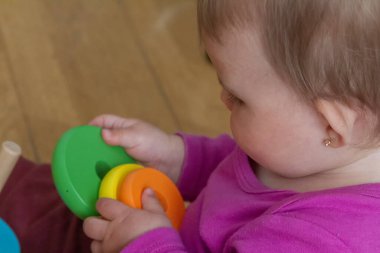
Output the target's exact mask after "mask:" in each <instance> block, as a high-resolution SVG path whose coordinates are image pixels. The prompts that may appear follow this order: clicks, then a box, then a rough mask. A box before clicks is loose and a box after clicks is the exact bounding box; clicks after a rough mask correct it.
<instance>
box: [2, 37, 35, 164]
mask: <svg viewBox="0 0 380 253" xmlns="http://www.w3.org/2000/svg"><path fill="white" fill-rule="evenodd" d="M0 90H1V92H0V101H1V104H2V106H1V107H0V143H1V142H3V141H6V140H11V141H14V142H16V143H17V144H19V145H20V146H21V147H22V149H23V155H24V156H25V157H26V158H28V159H32V160H34V159H35V158H36V157H35V154H34V153H33V149H32V143H31V139H30V136H29V133H28V130H27V127H26V125H25V121H24V117H23V112H22V110H21V106H20V101H19V100H18V96H17V92H16V90H15V86H14V83H13V78H12V71H11V69H10V66H9V62H8V55H7V49H6V48H5V45H4V43H3V36H2V33H1V32H0Z"/></svg>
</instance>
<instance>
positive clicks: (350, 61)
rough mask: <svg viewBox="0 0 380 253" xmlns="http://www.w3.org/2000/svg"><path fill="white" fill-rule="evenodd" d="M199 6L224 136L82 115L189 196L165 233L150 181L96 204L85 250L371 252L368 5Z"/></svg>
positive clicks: (374, 41) (351, 0) (376, 9)
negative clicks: (122, 197) (137, 193)
mask: <svg viewBox="0 0 380 253" xmlns="http://www.w3.org/2000/svg"><path fill="white" fill-rule="evenodd" d="M198 2H199V3H198V21H199V30H200V35H201V38H202V41H203V45H204V47H205V49H206V51H207V53H208V55H209V57H210V59H211V61H212V63H213V65H214V66H215V69H216V72H217V75H218V77H219V80H220V84H221V86H222V88H223V90H222V94H221V99H222V101H223V102H224V104H225V105H226V107H227V108H228V110H230V113H231V117H230V122H231V131H232V134H233V139H232V138H230V137H228V136H226V135H223V136H220V137H218V138H216V139H208V138H205V137H199V136H191V135H187V134H183V133H181V134H177V135H169V134H166V133H164V132H162V131H161V130H159V129H157V128H156V127H154V126H152V125H149V124H147V123H145V122H142V121H139V120H135V119H123V118H119V117H117V116H112V115H103V116H100V117H98V118H96V119H94V120H93V121H92V122H91V124H93V125H97V126H100V127H102V128H103V138H104V139H105V141H106V142H107V143H109V144H111V145H119V146H123V147H124V148H125V150H126V151H127V152H128V153H129V154H130V155H132V156H133V157H134V158H136V159H137V160H139V161H141V162H143V163H144V164H145V165H148V166H152V167H155V168H157V169H159V170H161V171H163V172H165V173H166V174H167V175H168V176H169V177H170V178H171V179H172V180H173V181H174V182H176V183H177V185H178V187H179V189H180V191H181V193H182V195H183V196H184V198H185V199H186V200H188V201H190V202H191V204H190V206H189V207H188V209H187V211H186V215H185V218H184V220H183V223H182V226H181V228H180V230H179V231H176V230H175V229H174V228H172V226H171V224H170V221H169V220H168V218H167V217H166V216H165V213H164V211H163V208H162V207H161V206H160V204H159V201H158V200H157V198H156V197H155V195H154V192H152V191H151V190H150V189H147V190H146V191H145V192H144V194H143V196H142V200H143V209H142V210H137V209H133V208H130V207H128V206H126V205H124V204H122V203H120V202H117V201H115V200H109V199H101V200H99V201H98V203H97V209H98V211H99V213H100V214H101V216H102V217H101V218H100V217H90V218H87V219H86V220H85V222H84V225H83V230H84V233H85V234H86V235H87V236H88V237H89V238H91V239H92V242H91V250H92V252H95V253H97V252H120V251H121V252H157V253H158V252H255V253H256V252H257V253H270V252H276V253H278V252H287V253H288V252H321V253H322V252H323V253H325V252H380V240H378V235H379V232H380V150H379V148H378V147H379V143H380V138H379V137H380V121H379V119H380V86H379V83H380V71H379V69H380V29H379V27H380V2H379V1H377V0H362V1H359V0H281V1H280V0H257V1H254V0H230V1H227V0H199V1H198ZM8 188H10V186H9V184H8ZM3 195H4V194H3ZM0 197H1V196H0ZM2 199H4V197H3V198H0V201H2ZM0 215H1V210H0ZM57 222H59V221H57ZM78 224H79V223H78ZM75 227H77V225H76V224H74V225H72V226H71V228H72V229H73V228H75ZM73 233H74V232H72V233H71V234H73ZM76 233H77V234H78V235H79V234H80V232H79V231H76ZM51 237H54V235H51ZM70 238H71V237H70ZM76 240H78V241H80V240H82V241H83V240H85V239H76ZM87 243H89V242H87ZM81 245H82V244H81ZM81 247H82V248H84V247H83V245H82V246H81ZM82 248H81V249H82ZM25 252H27V251H25ZM40 252H42V251H40ZM57 252H58V251H57ZM62 252H64V251H62ZM67 252H69V251H67ZM75 252H85V250H83V251H80V250H79V249H78V248H77V251H75Z"/></svg>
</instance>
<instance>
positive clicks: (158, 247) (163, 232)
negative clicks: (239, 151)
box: [121, 228, 188, 253]
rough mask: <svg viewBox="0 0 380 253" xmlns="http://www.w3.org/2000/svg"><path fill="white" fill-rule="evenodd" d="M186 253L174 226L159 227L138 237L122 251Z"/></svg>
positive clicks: (124, 252)
mask: <svg viewBox="0 0 380 253" xmlns="http://www.w3.org/2000/svg"><path fill="white" fill-rule="evenodd" d="M134 252H136V253H137V252H138V253H184V252H188V251H187V250H186V248H185V246H184V244H183V242H182V240H181V237H180V236H179V233H178V232H177V231H176V230H175V229H173V228H157V229H154V230H152V231H149V232H147V233H145V234H143V235H142V236H140V237H138V238H136V239H135V240H134V241H132V242H131V243H130V244H129V245H128V246H127V247H125V248H124V249H123V250H122V251H121V253H134Z"/></svg>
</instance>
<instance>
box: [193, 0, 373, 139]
mask: <svg viewBox="0 0 380 253" xmlns="http://www.w3.org/2000/svg"><path fill="white" fill-rule="evenodd" d="M198 24H199V29H200V33H201V34H202V36H207V37H210V38H212V39H215V40H216V41H219V42H220V39H221V36H222V34H223V33H224V32H225V31H228V29H243V30H244V31H247V29H248V30H252V32H256V33H257V34H259V35H260V39H261V40H262V43H263V46H264V50H265V52H266V56H267V58H268V60H269V62H270V63H271V64H272V67H273V68H274V69H275V70H276V71H277V73H278V74H279V75H280V76H281V77H282V78H284V79H286V80H287V83H289V84H290V85H291V86H292V88H293V89H294V90H295V91H296V92H298V93H299V94H300V95H301V96H302V97H303V98H305V99H306V100H307V101H309V102H313V101H315V100H316V99H319V98H323V99H333V100H336V101H340V102H343V103H345V104H348V105H353V101H356V102H360V103H359V104H360V105H361V106H362V107H363V108H364V107H365V108H368V109H370V110H371V111H372V112H373V113H374V114H375V116H376V118H377V119H380V1H379V0H199V1H198ZM243 30H242V31H243ZM355 104H357V103H355ZM377 122H378V123H377V124H376V126H373V128H375V130H376V131H375V132H376V136H379V135H380V123H379V122H380V121H379V120H377Z"/></svg>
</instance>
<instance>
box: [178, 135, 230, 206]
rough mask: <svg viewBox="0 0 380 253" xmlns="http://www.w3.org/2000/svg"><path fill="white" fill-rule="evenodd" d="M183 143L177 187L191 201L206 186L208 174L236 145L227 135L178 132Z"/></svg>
mask: <svg viewBox="0 0 380 253" xmlns="http://www.w3.org/2000/svg"><path fill="white" fill-rule="evenodd" d="M178 135H179V136H181V137H182V139H183V141H184V143H185V159H184V164H183V167H182V174H181V176H180V179H179V181H178V188H179V190H180V191H181V193H182V196H183V197H184V198H185V200H187V201H193V200H194V199H195V198H196V197H197V196H198V194H199V193H200V192H201V190H202V189H203V188H204V187H205V186H206V183H207V181H208V178H209V176H210V174H211V173H212V172H213V171H214V169H215V168H216V167H217V166H218V164H219V163H220V162H221V161H222V160H223V159H224V158H225V157H226V156H227V155H228V154H230V153H231V152H232V150H233V149H234V147H235V146H236V144H235V142H234V140H233V139H232V138H231V137H229V136H228V135H220V136H219V137H217V138H215V139H211V138H207V137H202V136H194V135H187V134H182V133H180V134H178Z"/></svg>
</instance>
